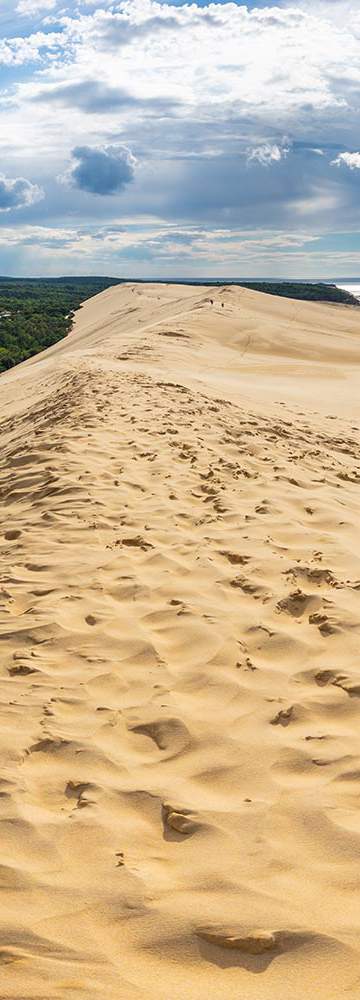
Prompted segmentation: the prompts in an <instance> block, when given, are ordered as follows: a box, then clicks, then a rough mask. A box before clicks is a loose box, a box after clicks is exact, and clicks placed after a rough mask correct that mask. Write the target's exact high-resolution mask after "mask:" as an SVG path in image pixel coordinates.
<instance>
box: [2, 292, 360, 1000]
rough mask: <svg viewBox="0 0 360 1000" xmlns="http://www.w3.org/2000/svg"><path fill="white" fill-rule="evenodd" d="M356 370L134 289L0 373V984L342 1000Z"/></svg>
mask: <svg viewBox="0 0 360 1000" xmlns="http://www.w3.org/2000/svg"><path fill="white" fill-rule="evenodd" d="M211 300H212V301H211ZM359 366H360V320H359V313H358V312H357V311H356V310H353V309H351V308H349V307H343V306H331V305H319V304H307V303H303V302H294V301H290V300H284V299H277V298H275V297H269V296H266V295H261V294H259V293H255V292H251V291H247V290H245V289H237V288H225V289H217V290H213V289H212V290H209V289H205V288H189V287H181V286H156V285H143V286H132V285H125V286H119V287H116V288H113V289H109V290H108V291H106V292H104V293H103V294H101V295H99V296H97V297H96V298H94V299H91V300H90V301H89V302H88V303H86V304H85V306H84V307H83V308H82V309H81V310H80V312H79V314H78V316H77V319H76V323H75V328H74V331H73V333H72V334H71V335H70V336H69V337H67V338H66V339H65V340H64V341H62V342H61V343H59V344H57V345H55V346H54V347H52V348H50V349H49V350H47V351H45V352H44V353H43V354H42V355H39V356H37V357H36V358H33V359H31V361H28V362H26V363H25V364H23V365H20V366H19V367H18V368H15V369H13V370H12V371H11V372H9V373H7V374H6V375H4V376H2V377H1V381H0V391H1V398H0V416H1V440H2V468H1V476H0V486H1V512H0V547H1V580H0V604H1V617H0V622H1V626H0V638H1V645H0V650H1V673H0V758H1V771H0V775H1V780H0V816H1V825H0V844H1V859H0V860H1V866H0V888H1V892H0V996H1V1000H5V998H6V1000H8V998H11V1000H15V998H16V1000H60V998H69V1000H70V998H76V1000H92V998H94V1000H96V998H97V1000H108V998H109V1000H137V998H139V1000H140V998H144V1000H145V998H146V1000H223V998H225V1000H315V998H316V1000H340V998H344V1000H356V998H359V997H360V892H359V890H360V869H359V858H360V810H359V801H360V798H359V797H360V660H359V643H360V623H359V605H360V558H359V556H360V544H359V512H360V503H359V500H360V463H359V433H358V426H357V418H358V416H359V410H360V392H359V383H360V379H359Z"/></svg>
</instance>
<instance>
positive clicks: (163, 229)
mask: <svg viewBox="0 0 360 1000" xmlns="http://www.w3.org/2000/svg"><path fill="white" fill-rule="evenodd" d="M359 34H360V10H359V6H358V3H357V2H356V3H355V2H352V0H326V2H325V0H311V2H310V0H301V2H299V3H296V2H293V3H291V4H289V3H287V2H286V0H283V2H281V3H277V4H270V3H267V2H264V0H262V2H259V3H257V4H255V3H248V4H245V3H235V2H228V0H218V2H214V3H205V2H203V0H198V2H197V3H195V2H194V3H182V2H178V0H173V2H172V3H167V2H165V0H161V2H157V0H101V2H97V0H87V2H82V0H72V3H71V4H70V3H66V0H65V2H64V0H62V2H61V0H2V4H1V10H0V115H1V119H2V121H1V126H2V127H1V130H0V137H1V138H0V141H1V164H0V273H2V274H19V275H27V274H33V275H43V274H44V275H45V274H49V275H56V274H64V273H67V274H70V273H73V274H84V273H86V274H91V273H93V274H112V275H118V276H126V277H145V278H146V277H149V278H151V277H153V278H157V277H159V278H160V277H165V278H166V277H176V276H178V277H180V276H185V277H186V276H189V277H191V276H196V277H201V276H216V275H218V276H224V277H225V276H233V277H236V276H238V277H261V276H273V277H277V276H289V277H309V278H316V277H328V278H332V277H335V276H336V277H341V276H346V277H349V276H351V275H354V276H357V275H360V203H359V189H360V130H359V124H360V122H359V118H360V111H359V108H360V103H359V94H360V66H359V56H358V51H359Z"/></svg>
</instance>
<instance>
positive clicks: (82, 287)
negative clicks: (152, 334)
mask: <svg viewBox="0 0 360 1000" xmlns="http://www.w3.org/2000/svg"><path fill="white" fill-rule="evenodd" d="M116 283H117V279H116V278H91V277H90V278H58V279H54V280H50V279H49V280H47V279H34V280H27V279H25V278H0V372H4V371H6V370H7V369H8V368H12V367H13V365H17V364H19V362H20V361H25V359H26V358H30V357H32V355H34V354H38V353H39V351H43V350H44V348H45V347H50V345H51V344H55V343H56V341H58V340H61V338H62V337H65V336H66V334H67V333H69V332H70V330H71V327H72V321H73V317H74V312H75V310H76V309H79V308H80V306H81V303H82V302H85V300H86V299H90V298H91V296H92V295H97V294H98V292H102V291H104V289H105V288H108V287H109V285H115V284H116Z"/></svg>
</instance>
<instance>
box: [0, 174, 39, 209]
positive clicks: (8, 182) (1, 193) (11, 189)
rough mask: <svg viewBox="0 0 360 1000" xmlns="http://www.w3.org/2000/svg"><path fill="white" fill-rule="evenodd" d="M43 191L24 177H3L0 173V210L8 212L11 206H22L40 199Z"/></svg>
mask: <svg viewBox="0 0 360 1000" xmlns="http://www.w3.org/2000/svg"><path fill="white" fill-rule="evenodd" d="M42 197H43V192H42V191H41V189H40V188H39V187H38V186H37V185H36V184H32V183H31V181H27V180H26V179H25V177H16V178H15V179H14V180H13V179H11V178H10V177H4V175H3V174H0V212H10V211H11V209H12V208H22V207H23V206H24V205H33V204H34V202H36V201H40V198H42Z"/></svg>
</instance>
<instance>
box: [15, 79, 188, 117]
mask: <svg viewBox="0 0 360 1000" xmlns="http://www.w3.org/2000/svg"><path fill="white" fill-rule="evenodd" d="M32 101H34V102H35V103H36V104H39V103H41V104H42V103H50V104H62V105H70V106H71V107H76V108H79V109H80V110H81V111H85V112H86V113H87V114H107V113H108V112H111V111H115V110H117V109H126V108H139V109H140V110H142V111H143V112H145V113H146V112H147V113H150V114H156V115H162V114H163V115H166V114H169V113H170V112H171V111H173V110H174V109H175V108H176V106H177V105H176V104H175V102H174V101H171V100H168V99H167V98H166V97H159V98H146V97H144V98H141V99H140V98H137V97H133V96H132V95H131V94H129V93H128V91H126V90H124V89H122V88H120V87H109V86H107V85H106V84H104V83H100V81H98V80H83V81H81V83H69V84H65V85H62V86H60V87H52V88H46V89H44V90H41V91H39V93H38V94H36V95H35V96H34V97H32Z"/></svg>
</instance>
